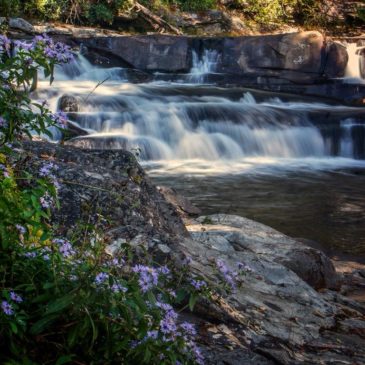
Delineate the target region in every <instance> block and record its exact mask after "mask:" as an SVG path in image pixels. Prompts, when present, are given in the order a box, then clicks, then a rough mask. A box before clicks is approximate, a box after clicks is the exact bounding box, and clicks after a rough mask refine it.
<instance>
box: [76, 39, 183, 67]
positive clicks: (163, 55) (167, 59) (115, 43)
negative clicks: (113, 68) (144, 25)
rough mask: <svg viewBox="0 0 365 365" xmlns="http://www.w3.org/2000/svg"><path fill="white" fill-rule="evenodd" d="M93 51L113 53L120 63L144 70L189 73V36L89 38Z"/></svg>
mask: <svg viewBox="0 0 365 365" xmlns="http://www.w3.org/2000/svg"><path fill="white" fill-rule="evenodd" d="M82 43H83V44H84V46H86V47H87V48H89V49H91V50H97V51H99V52H100V51H102V52H106V53H110V54H112V55H114V56H117V57H119V58H120V60H121V62H123V63H124V64H126V65H129V66H131V67H132V68H136V69H139V70H143V71H164V72H186V71H188V70H189V69H190V55H189V47H188V38H187V37H174V36H167V35H166V36H165V35H151V36H131V37H105V38H89V39H84V40H83V41H82Z"/></svg>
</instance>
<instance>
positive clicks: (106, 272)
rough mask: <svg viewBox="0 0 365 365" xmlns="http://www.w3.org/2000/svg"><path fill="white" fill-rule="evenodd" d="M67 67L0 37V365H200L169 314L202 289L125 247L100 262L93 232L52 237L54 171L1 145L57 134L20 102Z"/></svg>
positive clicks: (188, 331) (54, 119)
mask: <svg viewBox="0 0 365 365" xmlns="http://www.w3.org/2000/svg"><path fill="white" fill-rule="evenodd" d="M71 59H72V54H71V52H70V50H69V48H68V47H66V46H64V45H63V44H60V43H54V42H53V41H52V40H51V39H50V38H48V37H47V36H38V37H36V38H35V39H34V40H33V41H32V42H29V43H23V42H12V41H11V40H9V39H8V38H7V37H6V36H1V37H0V77H1V84H0V85H1V88H0V95H1V98H0V143H1V145H0V344H1V345H0V346H1V349H0V350H1V351H0V362H1V363H2V364H46V363H52V364H59V365H60V364H65V363H70V362H76V361H79V362H80V361H82V362H83V363H85V362H86V363H88V364H109V363H138V364H176V363H181V364H195V363H198V364H199V363H202V356H201V353H200V350H199V348H198V347H197V345H196V344H195V341H194V337H195V335H196V330H195V328H194V326H193V325H191V324H190V323H187V322H179V321H178V314H177V312H175V310H174V309H173V307H172V304H174V305H175V306H177V307H180V308H184V305H185V306H186V307H190V309H191V310H192V309H193V307H194V304H195V302H196V300H197V299H198V298H199V297H200V296H205V297H209V296H210V293H211V290H210V289H209V287H208V286H207V285H206V283H204V282H203V281H202V280H201V278H197V277H194V278H192V277H191V278H190V277H189V275H188V274H187V270H186V269H180V270H179V272H173V271H170V269H168V268H167V267H165V266H158V265H155V264H154V263H153V262H151V261H150V259H148V256H146V258H145V261H141V260H140V261H139V262H138V264H136V262H135V261H136V256H135V255H134V253H133V252H131V251H130V249H129V247H128V246H126V247H125V248H124V251H121V252H120V255H119V256H118V257H116V256H111V255H109V254H108V253H107V251H106V242H104V241H103V238H102V237H103V235H102V232H98V224H95V225H93V226H87V227H83V226H80V227H79V229H78V231H77V232H78V233H76V234H75V235H74V240H73V241H72V242H70V241H68V240H67V239H64V238H62V237H56V233H55V231H54V228H53V227H52V224H51V215H52V211H53V210H55V209H59V202H58V191H59V189H60V188H62V186H61V184H60V182H59V181H58V179H57V166H56V165H55V164H54V163H53V162H52V161H50V160H43V161H42V159H40V160H35V161H34V163H33V164H32V165H31V168H30V167H29V165H27V164H26V162H27V157H26V156H24V153H19V152H18V151H17V149H16V148H14V147H13V146H12V144H10V143H14V142H15V143H16V141H17V140H19V139H22V138H23V136H24V135H28V136H31V135H32V133H38V134H41V133H43V134H50V132H49V127H50V126H53V127H55V126H58V128H61V127H62V126H63V124H64V123H65V116H64V115H54V114H52V113H51V112H50V111H49V110H48V109H47V106H46V103H44V102H39V103H35V102H32V101H31V99H30V98H29V92H30V91H31V90H32V84H33V83H34V79H35V77H36V74H37V72H38V71H39V70H41V69H42V70H43V71H44V72H45V75H46V76H50V77H51V80H52V78H53V70H54V67H55V65H56V64H59V63H63V62H68V61H70V60H71ZM26 166H28V167H26ZM197 283H199V285H197ZM202 283H204V284H202ZM176 288H177V289H176Z"/></svg>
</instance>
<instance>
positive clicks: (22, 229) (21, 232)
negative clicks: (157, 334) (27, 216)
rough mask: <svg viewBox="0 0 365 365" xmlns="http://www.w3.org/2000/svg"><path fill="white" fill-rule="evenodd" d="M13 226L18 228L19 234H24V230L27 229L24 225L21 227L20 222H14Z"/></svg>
mask: <svg viewBox="0 0 365 365" xmlns="http://www.w3.org/2000/svg"><path fill="white" fill-rule="evenodd" d="M15 227H16V229H17V230H18V232H19V233H20V234H25V232H26V231H27V230H26V229H25V227H23V226H22V225H20V224H16V225H15Z"/></svg>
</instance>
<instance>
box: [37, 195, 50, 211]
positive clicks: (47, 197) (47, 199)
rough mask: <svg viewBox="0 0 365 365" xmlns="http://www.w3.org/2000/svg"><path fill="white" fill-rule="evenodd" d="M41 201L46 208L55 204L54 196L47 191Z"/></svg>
mask: <svg viewBox="0 0 365 365" xmlns="http://www.w3.org/2000/svg"><path fill="white" fill-rule="evenodd" d="M39 202H40V203H41V206H42V207H43V208H44V209H48V208H50V207H51V206H52V205H53V198H52V197H51V196H50V195H49V193H48V192H46V193H45V194H44V195H43V196H42V197H41V198H40V199H39Z"/></svg>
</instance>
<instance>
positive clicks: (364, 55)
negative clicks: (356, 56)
mask: <svg viewBox="0 0 365 365" xmlns="http://www.w3.org/2000/svg"><path fill="white" fill-rule="evenodd" d="M364 43H365V41H364ZM360 75H361V77H362V78H363V79H365V45H364V48H363V49H362V50H361V51H360Z"/></svg>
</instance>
